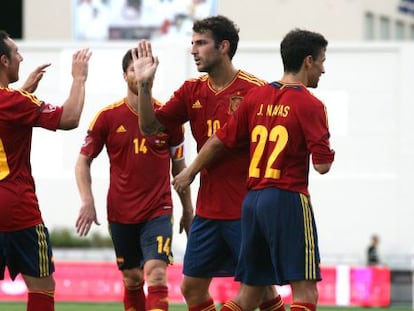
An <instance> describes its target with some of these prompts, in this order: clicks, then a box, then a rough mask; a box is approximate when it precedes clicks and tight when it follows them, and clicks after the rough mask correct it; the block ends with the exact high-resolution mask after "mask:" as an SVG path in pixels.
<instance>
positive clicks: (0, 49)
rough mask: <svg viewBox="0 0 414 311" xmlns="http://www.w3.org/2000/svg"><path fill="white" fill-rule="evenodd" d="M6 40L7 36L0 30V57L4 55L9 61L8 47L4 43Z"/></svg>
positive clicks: (9, 52) (9, 51)
mask: <svg viewBox="0 0 414 311" xmlns="http://www.w3.org/2000/svg"><path fill="white" fill-rule="evenodd" d="M8 38H10V36H9V34H8V33H7V32H6V31H4V30H0V56H1V55H6V56H7V58H9V59H10V57H11V50H10V46H8V45H7V44H6V42H5V41H6V40H7V39H8Z"/></svg>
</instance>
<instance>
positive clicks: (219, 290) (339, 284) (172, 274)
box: [0, 262, 391, 307]
mask: <svg viewBox="0 0 414 311" xmlns="http://www.w3.org/2000/svg"><path fill="white" fill-rule="evenodd" d="M55 266H56V272H55V274H54V277H55V279H56V296H55V299H56V301H84V302H109V301H122V296H123V284H122V278H121V276H120V272H119V271H118V269H117V267H116V265H115V264H114V263H112V262H56V263H55ZM321 269H322V277H323V280H322V281H321V282H319V283H318V289H319V304H320V305H332V306H335V305H337V306H366V307H368V306H375V307H386V306H389V305H390V293H391V286H390V284H391V282H390V270H389V269H388V268H386V267H350V266H336V267H322V268H321ZM5 277H6V278H5V280H3V281H0V301H23V300H25V299H26V297H27V289H26V286H25V284H24V282H23V279H22V278H21V276H20V275H19V276H18V277H17V278H16V280H15V281H11V280H10V278H9V276H8V274H7V273H6V276H5ZM181 279H182V265H181V264H174V265H173V266H170V267H169V269H168V281H169V283H168V287H169V300H170V303H184V299H183V297H182V295H181V292H180V283H181ZM277 289H278V291H279V293H280V294H281V296H282V298H283V300H284V301H285V303H287V304H289V303H291V290H290V287H289V286H282V287H279V286H278V287H277ZM237 290H238V283H237V282H234V281H233V278H216V279H214V280H213V281H212V284H211V295H212V296H213V297H214V299H215V301H216V302H217V303H223V302H225V301H226V300H228V299H229V298H233V297H235V295H236V293H237Z"/></svg>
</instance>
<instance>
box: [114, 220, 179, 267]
mask: <svg viewBox="0 0 414 311" xmlns="http://www.w3.org/2000/svg"><path fill="white" fill-rule="evenodd" d="M172 228H173V223H172V216H171V215H164V216H160V217H157V218H154V219H151V220H150V221H148V222H145V223H140V224H119V223H110V224H109V230H110V232H111V237H112V241H113V243H114V248H115V254H116V262H117V265H118V268H119V270H124V269H132V268H140V269H142V268H143V267H144V264H145V262H147V261H148V260H151V259H159V260H163V261H165V262H166V263H167V264H171V263H172V261H173V256H172V252H171V242H172V230H173V229H172Z"/></svg>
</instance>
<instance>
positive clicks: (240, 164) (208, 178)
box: [155, 71, 264, 220]
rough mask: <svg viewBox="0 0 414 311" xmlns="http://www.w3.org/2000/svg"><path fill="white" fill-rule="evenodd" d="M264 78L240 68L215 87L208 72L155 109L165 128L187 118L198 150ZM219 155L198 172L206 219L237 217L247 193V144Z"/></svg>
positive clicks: (199, 207) (201, 206) (200, 204)
mask: <svg viewBox="0 0 414 311" xmlns="http://www.w3.org/2000/svg"><path fill="white" fill-rule="evenodd" d="M263 84H264V81H262V80H260V79H258V78H256V77H255V76H253V75H251V74H249V73H246V72H244V71H239V72H238V74H237V75H236V76H235V78H234V80H233V81H232V82H231V83H230V84H229V85H228V86H227V87H226V88H224V89H222V90H220V91H215V90H214V89H213V88H212V87H211V85H210V81H209V77H208V75H203V76H201V77H199V78H198V79H193V80H188V81H186V82H184V84H183V85H182V86H181V87H180V88H179V89H178V90H177V91H176V92H175V93H174V95H173V96H172V98H171V99H170V100H169V101H168V102H167V103H166V104H165V105H164V106H162V107H161V108H159V109H158V110H156V111H155V112H156V115H157V118H158V120H159V121H160V122H161V123H162V124H163V125H164V126H166V127H167V128H171V127H174V126H177V125H179V124H183V123H184V122H186V121H190V126H191V131H192V133H193V136H194V139H195V141H196V142H197V151H198V150H200V149H201V147H202V146H203V145H204V143H205V142H206V141H207V139H208V138H209V137H210V136H212V135H213V134H214V133H215V132H216V130H217V129H219V128H220V127H222V126H223V125H224V124H225V123H226V122H227V120H228V118H229V116H230V115H231V114H232V113H233V112H234V111H235V110H236V109H237V108H238V106H239V105H240V102H241V101H242V99H243V97H244V95H245V94H246V93H247V91H248V90H250V89H251V88H253V87H256V86H259V85H263ZM223 153H225V154H223V156H222V158H218V159H216V161H214V163H212V164H211V165H210V166H208V167H207V168H205V169H204V170H202V171H201V172H200V189H199V192H198V196H197V205H196V214H197V215H199V216H201V217H204V218H209V219H226V220H231V219H239V218H240V216H241V203H242V200H243V198H244V195H245V194H246V191H247V189H246V184H245V181H246V178H247V166H248V161H249V158H248V145H247V144H246V145H245V146H240V147H239V148H237V149H232V150H224V151H223Z"/></svg>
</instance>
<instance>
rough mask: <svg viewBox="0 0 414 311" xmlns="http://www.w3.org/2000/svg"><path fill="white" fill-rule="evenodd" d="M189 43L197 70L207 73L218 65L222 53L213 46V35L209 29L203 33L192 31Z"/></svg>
mask: <svg viewBox="0 0 414 311" xmlns="http://www.w3.org/2000/svg"><path fill="white" fill-rule="evenodd" d="M191 44H192V47H191V54H192V55H193V57H194V62H195V65H196V66H197V70H198V71H200V72H207V73H208V72H211V71H212V70H213V69H214V68H215V67H216V66H219V64H220V62H221V58H222V54H221V53H220V51H219V49H217V48H216V47H215V42H214V39H213V35H212V34H211V32H210V31H206V32H204V33H197V32H194V33H193V36H192V40H191Z"/></svg>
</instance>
